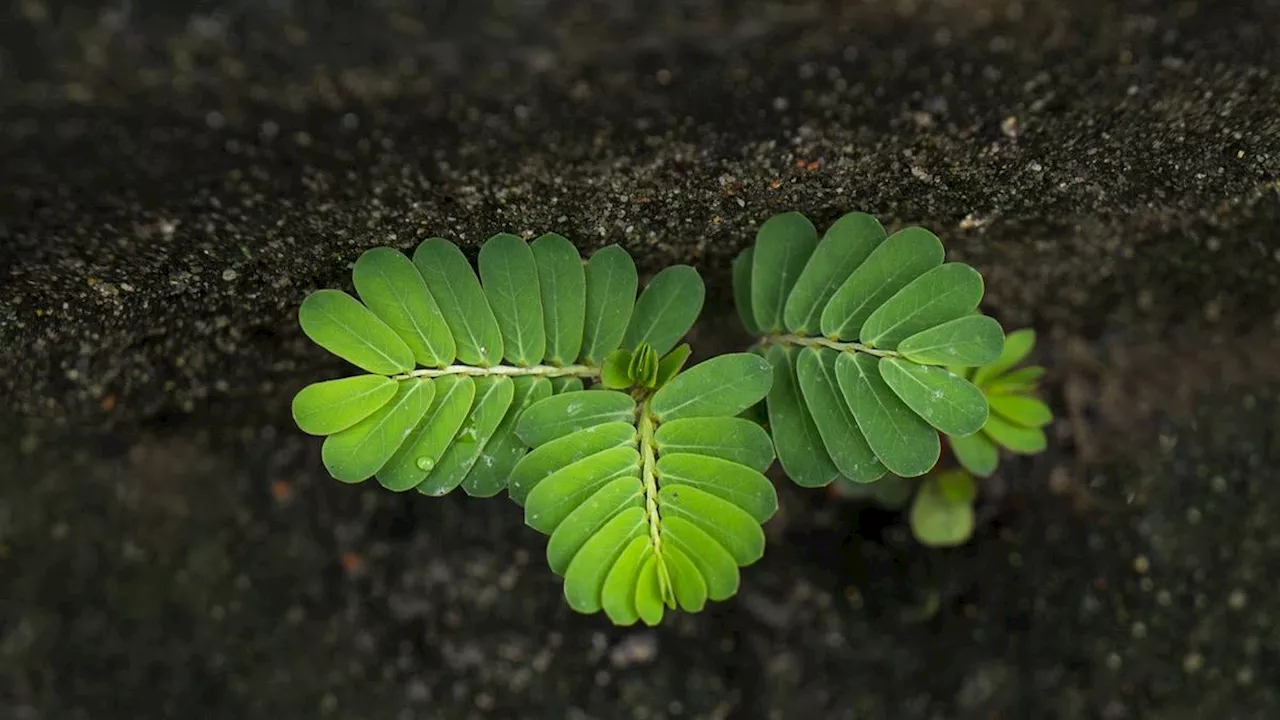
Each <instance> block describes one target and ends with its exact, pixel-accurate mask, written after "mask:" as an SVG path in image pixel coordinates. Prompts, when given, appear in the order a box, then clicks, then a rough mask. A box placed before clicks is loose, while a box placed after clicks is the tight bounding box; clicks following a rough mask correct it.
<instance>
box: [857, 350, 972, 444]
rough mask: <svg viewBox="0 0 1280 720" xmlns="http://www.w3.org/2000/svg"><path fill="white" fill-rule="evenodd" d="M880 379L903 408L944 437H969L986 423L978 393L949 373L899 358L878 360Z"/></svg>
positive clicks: (962, 379) (965, 382) (966, 382)
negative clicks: (904, 404) (944, 434)
mask: <svg viewBox="0 0 1280 720" xmlns="http://www.w3.org/2000/svg"><path fill="white" fill-rule="evenodd" d="M879 365H880V377H882V378H884V381H885V383H887V384H888V385H889V388H890V389H892V390H893V393H894V394H895V395H897V396H898V398H899V399H901V400H902V402H904V403H906V405H907V407H909V408H911V409H912V410H913V411H914V412H915V414H917V415H919V416H920V417H922V418H924V419H925V421H926V422H928V423H929V424H930V425H932V426H934V427H935V428H937V429H938V430H940V431H942V432H944V433H947V434H948V435H972V434H973V433H976V432H978V431H979V430H981V429H982V426H983V424H984V423H986V422H987V399H986V397H985V396H983V394H982V391H981V390H979V389H978V388H977V387H975V386H974V385H973V384H972V383H970V382H969V381H968V380H965V379H964V378H961V377H958V376H956V375H953V374H951V372H950V371H949V370H945V369H943V368H940V367H935V366H932V365H916V364H915V363H912V362H908V361H906V360H903V359H901V358H884V359H882V360H881V361H880V363H879Z"/></svg>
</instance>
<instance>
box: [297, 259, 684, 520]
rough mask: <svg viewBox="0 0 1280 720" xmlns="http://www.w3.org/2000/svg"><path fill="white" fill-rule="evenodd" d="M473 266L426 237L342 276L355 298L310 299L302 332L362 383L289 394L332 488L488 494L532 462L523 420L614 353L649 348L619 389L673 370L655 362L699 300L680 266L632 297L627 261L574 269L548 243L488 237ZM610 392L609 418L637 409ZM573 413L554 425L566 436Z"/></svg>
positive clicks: (591, 376)
mask: <svg viewBox="0 0 1280 720" xmlns="http://www.w3.org/2000/svg"><path fill="white" fill-rule="evenodd" d="M477 268H478V273H477V271H476V270H473V269H472V267H471V264H470V263H469V262H468V261H467V257H466V255H464V254H463V252H462V251H461V250H460V249H459V248H458V247H457V246H456V245H454V244H453V243H451V242H448V241H447V240H443V239H440V238H431V239H428V240H426V241H424V242H423V243H422V244H421V245H419V246H418V248H417V249H416V250H415V252H414V253H413V258H412V260H410V259H409V258H408V257H406V256H405V255H404V254H402V253H400V252H399V251H397V250H394V249H392V248H374V249H372V250H369V251H367V252H365V253H364V254H363V255H361V256H360V258H359V259H358V260H357V261H356V263H355V266H354V270H353V281H354V285H355V290H356V293H357V294H358V295H359V299H356V298H355V297H352V296H351V295H348V294H347V293H345V292H342V291H340V290H319V291H317V292H314V293H312V294H311V295H309V296H308V297H307V298H306V299H305V300H304V301H303V303H302V306H301V308H300V310H299V313H298V315H299V322H300V323H301V325H302V329H303V331H304V332H305V333H306V334H307V336H308V337H310V338H311V339H312V340H314V341H315V342H316V343H317V344H319V345H320V346H321V347H323V348H325V349H326V350H328V351H330V352H331V353H333V354H335V355H337V356H338V357H341V358H343V359H345V360H347V361H348V362H350V363H352V364H353V365H356V366H357V367H359V368H361V369H362V370H364V371H366V372H367V373H369V374H367V375H360V376H356V377H351V378H344V379H339V380H332V381H326V382H321V383H315V384H312V385H309V386H307V387H305V388H303V389H302V391H301V392H299V393H298V395H297V396H296V398H295V399H294V403H293V414H294V417H295V419H296V421H297V423H298V426H299V427H300V428H302V429H303V430H304V431H306V432H308V433H311V434H315V435H323V436H327V437H326V440H325V442H324V447H323V452H322V456H323V459H324V462H325V466H326V467H327V468H328V469H329V472H330V473H331V474H332V475H333V476H334V477H335V478H337V479H339V480H342V481H344V482H360V481H362V480H366V479H368V478H370V477H376V478H377V479H378V482H379V483H381V484H382V485H383V486H384V487H386V488H388V489H390V490H395V491H405V490H410V489H415V488H416V489H417V490H418V491H419V492H422V493H424V494H428V495H443V494H445V493H448V492H450V491H452V490H453V489H454V488H457V487H459V486H461V487H462V489H463V490H464V491H465V492H466V493H468V494H470V495H475V496H481V497H487V496H491V495H495V494H497V493H498V492H500V491H501V490H502V489H503V488H505V487H507V485H508V479H509V478H510V477H512V476H513V472H514V470H515V468H516V466H517V465H518V464H519V463H520V461H521V459H522V458H524V456H525V455H526V453H527V452H528V448H529V445H528V444H527V443H526V442H525V441H524V440H523V439H522V438H521V437H520V436H519V435H518V434H517V432H516V431H517V427H518V426H519V421H520V418H521V417H522V415H523V413H524V412H525V410H526V409H528V408H529V407H531V406H534V405H537V404H539V403H540V402H541V401H544V400H547V399H551V398H554V397H559V396H563V395H564V394H566V393H577V392H580V391H582V390H583V387H584V384H583V383H584V381H586V382H598V381H599V379H600V375H601V363H602V361H603V360H604V358H605V357H606V356H608V355H609V354H610V353H611V352H613V351H615V350H618V351H619V352H625V353H627V354H628V357H629V358H630V357H631V354H632V353H633V352H635V353H640V351H641V350H643V351H644V353H647V355H644V356H643V357H644V359H643V361H642V362H639V363H638V366H637V367H638V370H637V372H639V371H643V374H644V376H645V377H644V378H642V379H637V378H633V377H632V376H631V375H628V376H627V377H626V378H625V380H624V382H622V383H621V385H620V387H621V388H623V389H629V388H631V387H633V386H644V387H647V388H650V389H652V388H654V387H657V386H658V385H660V384H661V383H662V382H665V381H666V380H669V379H670V377H671V375H674V374H675V371H677V370H678V369H679V365H680V364H682V363H683V361H684V358H686V357H687V355H688V348H687V346H681V347H682V348H683V350H681V349H680V348H677V351H673V353H672V355H674V357H672V358H671V359H670V361H668V359H666V358H664V359H662V360H661V361H660V359H659V357H658V353H659V352H666V351H667V350H670V349H671V348H672V347H674V346H675V344H676V343H677V342H679V340H680V338H681V337H682V336H683V335H684V334H685V333H686V332H687V331H688V330H689V328H690V326H691V325H692V324H693V322H694V320H695V319H696V317H697V314H698V312H699V310H700V309H701V307H702V297H703V294H704V289H703V285H702V280H701V279H700V278H699V277H698V274H697V272H695V271H694V270H693V269H692V268H689V267H686V266H678V267H675V268H669V269H667V270H665V271H663V272H662V273H659V274H658V275H657V276H656V277H655V278H654V280H653V281H652V282H650V283H649V285H648V286H647V287H645V289H644V291H643V293H642V294H641V295H640V297H639V299H638V300H637V297H636V290H637V285H638V283H637V275H636V270H635V264H634V263H633V262H632V261H631V258H630V256H628V255H627V253H626V251H624V250H623V249H622V248H620V247H617V246H610V247H607V248H605V249H603V250H601V251H598V252H596V253H595V254H594V255H592V257H591V259H590V260H589V261H587V262H586V263H585V270H584V262H583V259H582V258H581V257H580V256H579V255H578V251H577V250H575V249H574V247H573V245H572V244H570V243H569V241H567V240H565V239H564V238H562V237H560V236H559V235H544V236H542V237H540V238H538V240H536V241H535V242H533V243H532V244H529V243H526V242H525V241H524V240H522V239H520V238H519V237H517V236H515V235H507V234H503V235H495V236H493V237H492V238H490V239H489V240H488V241H486V242H485V243H484V244H483V246H482V247H481V248H480V251H479V255H478V259H477ZM663 363H667V365H669V367H667V370H669V372H668V374H667V375H665V376H664V375H663V372H664V369H663V368H664V365H663ZM621 397H622V398H623V399H624V400H625V401H626V403H627V407H625V408H624V409H623V411H622V414H621V416H622V417H625V418H627V419H629V420H631V419H633V418H634V408H635V403H634V401H633V400H632V399H631V398H630V397H629V396H627V395H625V394H624V395H622V396H621ZM615 414H616V413H615ZM575 417H577V416H576V415H575V414H574V413H572V412H569V413H566V414H564V415H562V416H561V417H558V418H556V419H555V420H556V421H557V422H559V423H561V424H562V425H563V426H564V427H565V428H572V427H573V422H574V418H575ZM608 417H613V416H608ZM606 419H607V418H604V417H603V416H590V417H586V418H582V419H581V421H582V422H583V423H586V424H590V425H592V426H594V425H596V424H599V422H601V421H603V420H606ZM584 426H585V425H584ZM548 469H549V470H551V469H559V468H548ZM531 484H532V483H530V485H531ZM525 492H527V490H522V491H521V497H523V494H524V493H525ZM513 494H514V493H513Z"/></svg>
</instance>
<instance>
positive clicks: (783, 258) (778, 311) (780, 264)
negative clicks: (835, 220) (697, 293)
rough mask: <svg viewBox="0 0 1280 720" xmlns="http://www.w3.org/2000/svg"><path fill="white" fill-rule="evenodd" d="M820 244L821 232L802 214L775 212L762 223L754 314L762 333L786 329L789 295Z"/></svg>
mask: <svg viewBox="0 0 1280 720" xmlns="http://www.w3.org/2000/svg"><path fill="white" fill-rule="evenodd" d="M817 244H818V231H817V230H815V229H814V228H813V223H811V222H809V219H808V218H806V217H805V216H803V215H801V214H800V213H794V212H792V213H782V214H781V215H774V216H773V217H771V218H769V219H768V220H766V221H765V223H764V224H763V225H761V226H760V230H759V232H757V233H756V245H755V257H754V258H753V259H752V269H751V314H752V317H753V318H754V319H755V322H756V325H758V326H759V328H760V331H761V332H767V333H768V332H780V331H782V330H783V328H784V324H783V319H782V315H783V308H784V306H785V305H786V302H787V296H788V295H789V294H790V293H791V288H792V287H794V286H795V284H796V280H797V279H799V277H800V273H801V271H802V270H803V269H804V265H805V263H806V262H808V260H809V256H810V255H811V254H812V253H813V249H814V246H815V245H817Z"/></svg>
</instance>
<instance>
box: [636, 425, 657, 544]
mask: <svg viewBox="0 0 1280 720" xmlns="http://www.w3.org/2000/svg"><path fill="white" fill-rule="evenodd" d="M639 430H640V481H641V483H643V484H644V504H645V518H646V519H647V520H648V522H649V541H650V543H652V544H653V552H654V554H655V555H659V556H661V554H662V553H661V552H660V550H661V548H662V535H661V531H662V518H661V517H660V516H659V514H658V479H657V478H656V477H655V476H654V474H653V471H654V466H656V465H657V464H658V462H657V458H656V454H655V452H654V444H653V433H654V424H653V416H652V415H650V414H649V401H648V400H645V401H644V402H643V403H642V404H641V405H640V427H639Z"/></svg>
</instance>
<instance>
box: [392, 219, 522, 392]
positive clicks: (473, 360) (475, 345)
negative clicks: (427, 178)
mask: <svg viewBox="0 0 1280 720" xmlns="http://www.w3.org/2000/svg"><path fill="white" fill-rule="evenodd" d="M413 264H414V265H415V266H416V267H417V268H418V272H420V273H422V279H423V280H425V281H426V283H427V289H428V290H430V291H431V296H432V297H433V298H435V300H436V305H438V306H439V308H440V314H441V315H442V316H443V317H444V321H445V324H447V325H448V326H449V331H450V332H451V333H453V341H454V345H455V346H456V348H455V349H456V352H457V356H458V360H460V361H461V362H463V363H465V364H467V365H477V366H480V367H492V366H494V365H497V364H498V363H500V362H502V331H501V330H500V329H499V328H498V320H497V319H496V318H495V317H494V316H493V308H491V307H490V306H489V300H488V299H487V298H486V297H485V294H484V290H483V289H482V288H481V287H480V281H479V280H478V279H477V278H476V274H475V272H473V271H472V270H471V265H470V264H469V263H468V262H467V258H466V256H465V255H463V254H462V251H461V250H459V249H458V246H457V245H454V244H453V243H451V242H449V241H448V240H445V239H443V238H428V239H427V240H424V241H422V244H421V245H419V246H418V249H417V250H415V251H414V253H413Z"/></svg>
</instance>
